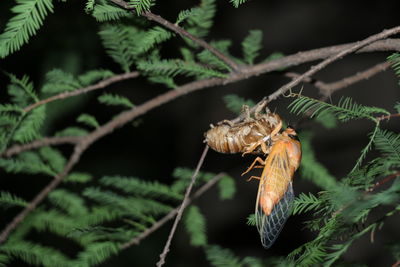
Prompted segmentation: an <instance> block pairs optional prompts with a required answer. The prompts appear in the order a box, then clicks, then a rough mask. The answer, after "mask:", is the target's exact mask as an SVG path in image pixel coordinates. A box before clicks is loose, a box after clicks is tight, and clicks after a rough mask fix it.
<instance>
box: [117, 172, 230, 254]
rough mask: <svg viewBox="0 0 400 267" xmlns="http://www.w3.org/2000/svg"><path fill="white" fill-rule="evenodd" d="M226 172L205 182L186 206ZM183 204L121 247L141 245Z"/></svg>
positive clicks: (172, 216)
mask: <svg viewBox="0 0 400 267" xmlns="http://www.w3.org/2000/svg"><path fill="white" fill-rule="evenodd" d="M224 175H225V174H224V173H219V174H217V175H216V176H214V177H213V178H212V179H211V180H210V181H208V182H207V183H205V184H204V185H203V186H202V187H200V188H199V189H198V190H197V191H196V192H195V193H194V194H193V196H192V197H191V198H188V199H187V201H186V202H185V208H186V207H187V206H189V205H190V204H191V203H192V202H193V200H195V199H196V198H198V197H200V196H201V195H202V194H203V193H204V192H206V191H207V190H208V189H210V188H211V187H212V186H214V185H215V184H216V183H217V182H218V181H219V180H220V179H221V178H222V177H223V176H224ZM181 206H182V205H179V206H178V207H176V208H175V209H173V210H172V211H170V212H169V213H168V214H167V215H165V216H164V217H162V218H161V219H160V220H158V221H157V222H156V223H154V224H153V225H152V226H151V227H150V228H147V229H146V230H145V231H144V232H142V233H141V234H140V235H138V236H135V237H134V238H132V239H131V240H130V241H128V242H126V243H125V244H122V245H121V246H120V248H121V249H126V248H129V247H131V246H133V245H139V243H140V242H141V241H142V240H143V239H145V238H146V237H148V236H149V235H150V234H152V233H153V232H155V231H156V230H158V229H159V228H160V227H161V226H163V225H164V224H165V223H167V222H168V221H170V220H172V218H174V217H175V216H176V214H177V213H178V211H179V209H180V208H181Z"/></svg>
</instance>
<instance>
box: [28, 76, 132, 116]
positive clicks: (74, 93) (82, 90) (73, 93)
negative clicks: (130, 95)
mask: <svg viewBox="0 0 400 267" xmlns="http://www.w3.org/2000/svg"><path fill="white" fill-rule="evenodd" d="M138 76H139V72H137V71H133V72H128V73H123V74H118V75H115V76H112V77H110V78H107V79H104V80H102V81H100V82H98V83H96V84H93V85H90V86H87V87H83V88H80V89H77V90H74V91H70V92H64V93H60V94H58V95H54V96H51V97H49V98H46V99H42V100H40V101H38V102H36V103H34V104H32V105H29V106H27V107H26V108H24V111H25V112H29V111H31V110H32V109H34V108H37V107H38V106H41V105H44V104H47V103H49V102H52V101H55V100H59V99H65V98H68V97H71V96H77V95H80V94H84V93H87V92H90V91H93V90H97V89H102V88H104V87H107V86H109V85H110V84H113V83H116V82H120V81H123V80H127V79H132V78H136V77H138Z"/></svg>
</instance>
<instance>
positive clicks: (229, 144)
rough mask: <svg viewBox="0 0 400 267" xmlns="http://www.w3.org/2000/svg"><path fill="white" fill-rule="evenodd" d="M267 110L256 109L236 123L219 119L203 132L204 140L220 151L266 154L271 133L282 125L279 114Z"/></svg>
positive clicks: (274, 132)
mask: <svg viewBox="0 0 400 267" xmlns="http://www.w3.org/2000/svg"><path fill="white" fill-rule="evenodd" d="M244 110H246V108H244ZM267 111H268V112H266V113H261V112H260V110H256V112H255V113H254V117H250V115H247V116H245V118H244V119H243V120H242V121H240V122H237V123H233V122H231V121H228V120H224V121H221V122H219V123H218V124H217V126H212V127H211V129H210V130H208V131H207V132H206V133H205V142H207V144H208V145H209V146H210V147H211V148H212V149H214V150H215V151H218V152H221V153H229V154H233V153H245V154H246V153H253V154H266V153H268V152H269V148H270V139H271V138H270V137H271V135H273V134H276V133H277V132H279V130H280V128H281V126H282V120H281V118H280V117H279V115H278V114H275V113H271V112H269V110H268V109H267Z"/></svg>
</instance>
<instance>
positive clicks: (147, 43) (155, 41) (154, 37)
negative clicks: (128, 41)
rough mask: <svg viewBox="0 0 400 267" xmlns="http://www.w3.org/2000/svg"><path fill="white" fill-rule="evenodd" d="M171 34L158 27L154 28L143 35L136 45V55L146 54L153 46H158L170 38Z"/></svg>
mask: <svg viewBox="0 0 400 267" xmlns="http://www.w3.org/2000/svg"><path fill="white" fill-rule="evenodd" d="M172 36H173V34H172V33H171V32H169V31H167V30H165V29H163V28H161V27H159V26H155V27H153V28H151V29H149V30H148V31H146V33H145V34H144V35H143V37H142V38H141V39H140V40H139V41H138V43H137V44H136V47H137V48H136V51H135V53H136V54H143V53H146V52H148V51H149V50H150V49H152V48H153V47H154V46H156V45H159V44H161V43H163V42H165V41H166V40H168V39H169V38H171V37H172Z"/></svg>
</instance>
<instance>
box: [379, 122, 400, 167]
mask: <svg viewBox="0 0 400 267" xmlns="http://www.w3.org/2000/svg"><path fill="white" fill-rule="evenodd" d="M374 144H375V146H376V148H377V149H378V150H380V151H381V152H382V153H383V155H384V156H385V158H386V161H387V162H386V163H387V164H390V165H392V166H396V167H399V166H400V135H399V134H396V133H394V132H390V131H387V130H381V129H378V130H377V132H376V137H375V139H374Z"/></svg>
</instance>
